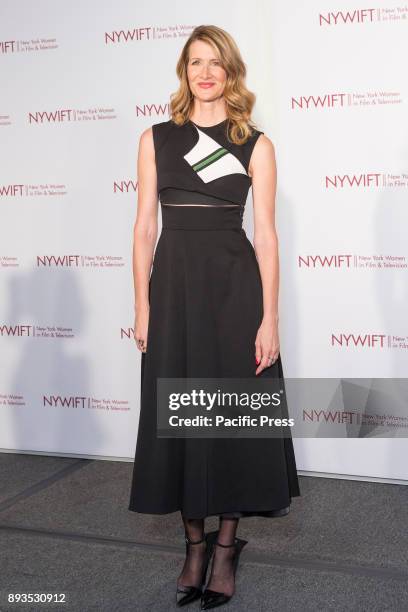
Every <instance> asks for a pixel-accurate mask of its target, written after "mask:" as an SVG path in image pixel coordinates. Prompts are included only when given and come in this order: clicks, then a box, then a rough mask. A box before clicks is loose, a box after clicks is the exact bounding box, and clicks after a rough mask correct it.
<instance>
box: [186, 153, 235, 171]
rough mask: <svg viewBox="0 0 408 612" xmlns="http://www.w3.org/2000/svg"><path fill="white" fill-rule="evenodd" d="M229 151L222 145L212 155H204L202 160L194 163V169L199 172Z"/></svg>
mask: <svg viewBox="0 0 408 612" xmlns="http://www.w3.org/2000/svg"><path fill="white" fill-rule="evenodd" d="M227 153H228V150H227V149H224V147H220V148H219V149H216V150H215V151H214V153H210V155H207V157H204V158H203V159H202V160H200V161H199V162H197V163H196V164H194V166H193V170H195V171H196V172H198V171H199V170H202V169H203V168H206V167H207V166H209V165H210V164H213V163H214V162H215V161H217V159H220V157H223V156H224V155H226V154H227Z"/></svg>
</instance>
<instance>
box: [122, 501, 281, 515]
mask: <svg viewBox="0 0 408 612" xmlns="http://www.w3.org/2000/svg"><path fill="white" fill-rule="evenodd" d="M128 510H130V511H131V512H137V513H139V514H152V515H162V514H172V513H174V512H181V508H174V510H162V511H159V510H156V511H154V512H153V511H149V512H148V511H143V510H136V509H135V508H133V507H131V506H129V507H128ZM289 512H290V504H289V506H285V507H284V508H276V509H274V510H240V511H235V512H234V511H232V512H222V511H221V512H212V513H211V514H207V515H206V516H187V517H186V518H187V519H204V518H208V517H210V516H220V517H222V518H245V517H251V516H260V517H264V518H278V517H281V516H286V515H287V514H289Z"/></svg>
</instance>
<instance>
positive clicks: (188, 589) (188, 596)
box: [176, 530, 218, 606]
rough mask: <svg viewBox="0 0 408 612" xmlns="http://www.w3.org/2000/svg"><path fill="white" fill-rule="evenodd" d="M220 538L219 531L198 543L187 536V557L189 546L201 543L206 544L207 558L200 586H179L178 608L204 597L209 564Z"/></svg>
mask: <svg viewBox="0 0 408 612" xmlns="http://www.w3.org/2000/svg"><path fill="white" fill-rule="evenodd" d="M217 536H218V530H217V531H210V532H209V533H207V534H205V535H204V537H203V538H202V539H201V540H197V541H196V542H193V541H192V540H190V539H189V538H188V537H187V536H186V537H185V540H186V557H187V554H188V546H189V544H193V545H194V544H200V543H201V542H204V540H205V542H206V551H205V558H204V565H203V571H202V574H201V583H200V585H199V586H184V585H179V586H178V587H177V590H176V604H177V605H178V606H185V605H187V604H189V603H191V602H192V601H195V600H196V599H199V598H200V597H201V595H202V592H203V588H204V585H205V578H206V575H207V569H208V564H209V562H210V559H211V555H212V553H213V551H214V543H215V541H216V539H217Z"/></svg>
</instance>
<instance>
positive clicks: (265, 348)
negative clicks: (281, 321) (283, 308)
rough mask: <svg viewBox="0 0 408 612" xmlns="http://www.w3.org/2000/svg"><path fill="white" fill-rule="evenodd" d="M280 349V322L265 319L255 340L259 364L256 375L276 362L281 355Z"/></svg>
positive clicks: (256, 357) (256, 356)
mask: <svg viewBox="0 0 408 612" xmlns="http://www.w3.org/2000/svg"><path fill="white" fill-rule="evenodd" d="M279 350H280V347H279V332H278V322H277V321H267V320H265V319H264V320H263V321H262V323H261V325H260V327H259V329H258V332H257V334H256V340H255V360H256V363H257V364H258V367H257V369H256V371H255V374H256V375H258V374H259V373H260V372H262V370H264V369H265V368H269V367H270V366H271V365H273V364H274V363H275V361H276V360H277V358H278V356H279Z"/></svg>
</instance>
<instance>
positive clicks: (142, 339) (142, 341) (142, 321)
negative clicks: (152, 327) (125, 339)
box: [133, 307, 149, 353]
mask: <svg viewBox="0 0 408 612" xmlns="http://www.w3.org/2000/svg"><path fill="white" fill-rule="evenodd" d="M148 327H149V307H146V308H142V309H141V310H138V311H137V312H136V315H135V324H134V328H133V329H134V333H133V337H134V339H135V341H136V346H137V348H138V349H139V351H141V352H142V353H146V351H147V330H148Z"/></svg>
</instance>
